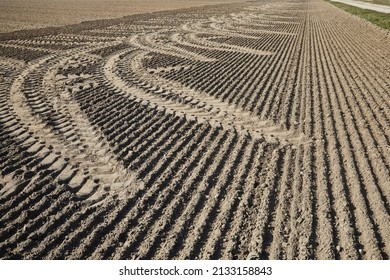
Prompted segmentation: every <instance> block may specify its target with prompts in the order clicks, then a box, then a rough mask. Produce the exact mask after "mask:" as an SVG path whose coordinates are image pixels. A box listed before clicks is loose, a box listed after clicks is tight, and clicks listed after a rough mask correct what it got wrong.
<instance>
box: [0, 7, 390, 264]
mask: <svg viewBox="0 0 390 280" xmlns="http://www.w3.org/2000/svg"><path fill="white" fill-rule="evenodd" d="M7 36H8V37H7ZM2 38H3V39H2V40H1V41H0V55H1V58H0V73H1V79H0V143H1V146H0V172H1V173H0V258H2V259H388V258H389V255H390V36H389V33H387V32H385V31H383V30H381V29H379V28H377V27H375V26H374V25H372V24H370V23H368V22H365V21H363V20H361V19H359V18H357V17H354V16H352V15H349V14H347V13H346V12H343V11H341V10H339V9H337V8H336V7H334V6H332V5H330V4H329V3H326V2H324V1H321V0H280V1H268V0H262V1H256V2H248V3H245V4H233V5H232V4H229V5H225V6H221V5H219V6H214V7H207V8H192V9H188V10H181V11H170V12H161V13H155V14H145V15H138V16H130V17H126V18H121V19H118V20H105V21H102V22H98V21H96V22H93V23H83V24H80V25H77V26H72V27H69V28H66V27H61V28H51V29H45V30H40V31H36V32H35V31H30V32H20V33H14V34H8V35H7V34H6V36H3V37H2Z"/></svg>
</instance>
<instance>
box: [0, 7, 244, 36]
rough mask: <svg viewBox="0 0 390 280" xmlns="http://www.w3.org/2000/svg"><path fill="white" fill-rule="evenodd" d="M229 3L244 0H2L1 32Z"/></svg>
mask: <svg viewBox="0 0 390 280" xmlns="http://www.w3.org/2000/svg"><path fill="white" fill-rule="evenodd" d="M229 2H244V0H109V1H107V0H34V1H29V0H0V11H1V12H0V33H4V32H12V31H16V30H23V29H36V28H42V27H47V26H62V25H67V24H73V23H80V22H82V21H88V20H94V19H108V18H117V17H122V16H126V15H133V14H140V13H147V12H156V11H163V10H174V9H182V8H189V7H195V6H204V5H210V4H219V3H229ZM32 3H33V5H32Z"/></svg>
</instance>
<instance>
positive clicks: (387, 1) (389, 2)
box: [361, 0, 390, 6]
mask: <svg viewBox="0 0 390 280" xmlns="http://www.w3.org/2000/svg"><path fill="white" fill-rule="evenodd" d="M361 1H363V2H369V3H373V4H379V5H386V6H390V0H361Z"/></svg>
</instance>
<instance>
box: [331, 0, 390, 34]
mask: <svg viewBox="0 0 390 280" xmlns="http://www.w3.org/2000/svg"><path fill="white" fill-rule="evenodd" d="M327 2H329V3H331V4H332V5H335V6H336V7H338V8H340V9H342V10H344V11H346V12H348V13H350V14H353V15H356V16H358V17H360V18H363V19H365V20H368V21H369V22H372V23H373V24H375V25H377V26H379V27H381V28H384V29H387V30H390V14H385V13H380V12H376V11H371V10H366V9H361V8H358V7H353V6H350V5H347V4H343V3H339V2H333V1H329V0H328V1H327Z"/></svg>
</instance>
